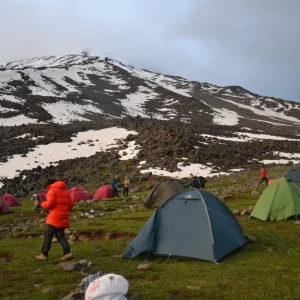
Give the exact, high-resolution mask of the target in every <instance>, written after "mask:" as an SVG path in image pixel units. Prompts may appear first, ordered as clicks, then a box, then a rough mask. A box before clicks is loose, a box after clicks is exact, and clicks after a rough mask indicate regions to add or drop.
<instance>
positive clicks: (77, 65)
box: [0, 55, 300, 130]
mask: <svg viewBox="0 0 300 300" xmlns="http://www.w3.org/2000/svg"><path fill="white" fill-rule="evenodd" d="M0 106H1V110H0V125H3V126H12V125H21V124H23V123H24V124H30V123H31V124H34V123H41V122H42V123H49V122H50V123H59V124H68V123H70V122H72V121H75V120H77V121H84V120H94V119H95V118H123V117H126V116H140V117H142V118H154V119H158V120H174V121H180V122H183V123H196V124H198V123H202V124H203V123H204V124H219V125H225V126H235V125H236V126H238V127H250V128H258V129H264V130H265V129H272V128H274V126H276V127H278V126H280V127H282V126H293V127H294V126H296V127H298V126H300V119H299V112H300V105H299V104H298V103H295V102H290V101H283V100H280V99H276V98H270V97H262V96H259V95H256V94H253V93H251V92H249V91H247V90H245V89H243V88H241V87H237V86H229V87H218V86H215V85H212V84H208V83H199V82H195V81H188V80H186V79H184V78H181V77H176V76H168V75H162V74H157V73H153V72H150V71H147V70H138V69H135V68H134V67H132V66H128V65H124V64H122V63H121V62H118V61H115V60H113V59H109V58H101V57H98V56H85V55H65V56H49V57H40V58H33V59H28V60H23V61H18V62H10V63H8V64H7V65H6V66H4V67H2V68H1V69H0ZM259 127H260V128H259Z"/></svg>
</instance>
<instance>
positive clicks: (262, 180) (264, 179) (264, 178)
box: [258, 166, 269, 187]
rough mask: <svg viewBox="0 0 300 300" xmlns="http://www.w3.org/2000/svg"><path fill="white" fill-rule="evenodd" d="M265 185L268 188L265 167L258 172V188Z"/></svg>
mask: <svg viewBox="0 0 300 300" xmlns="http://www.w3.org/2000/svg"><path fill="white" fill-rule="evenodd" d="M263 182H265V183H266V186H268V184H269V180H268V178H267V168H266V167H265V166H263V167H262V169H261V171H260V182H259V184H258V187H259V186H260V185H261V184H262V183H263Z"/></svg>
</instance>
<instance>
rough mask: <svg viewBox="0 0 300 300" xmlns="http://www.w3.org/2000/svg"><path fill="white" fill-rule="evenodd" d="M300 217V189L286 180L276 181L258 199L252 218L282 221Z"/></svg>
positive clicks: (279, 179)
mask: <svg viewBox="0 0 300 300" xmlns="http://www.w3.org/2000/svg"><path fill="white" fill-rule="evenodd" d="M297 215H300V188H299V187H298V186H297V185H296V184H295V183H293V182H292V180H289V179H285V178H278V179H276V180H274V182H273V183H272V184H270V185H269V186H268V187H267V188H266V189H265V190H264V192H263V193H262V195H261V196H260V198H259V199H258V201H257V203H256V205H255V207H254V209H253V211H252V213H251V215H250V217H255V218H257V219H260V220H263V221H266V220H268V219H270V220H271V221H280V220H284V219H287V218H289V217H291V216H297Z"/></svg>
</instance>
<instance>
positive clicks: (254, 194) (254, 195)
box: [251, 191, 259, 197]
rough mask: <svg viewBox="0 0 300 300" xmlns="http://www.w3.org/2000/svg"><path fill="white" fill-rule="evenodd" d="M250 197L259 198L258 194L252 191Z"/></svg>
mask: <svg viewBox="0 0 300 300" xmlns="http://www.w3.org/2000/svg"><path fill="white" fill-rule="evenodd" d="M251 195H252V197H258V196H259V192H256V191H253V192H252V193H251Z"/></svg>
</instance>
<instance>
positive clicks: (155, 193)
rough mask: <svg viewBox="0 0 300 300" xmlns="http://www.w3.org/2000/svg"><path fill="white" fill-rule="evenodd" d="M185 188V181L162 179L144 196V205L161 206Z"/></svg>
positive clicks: (149, 206) (150, 206)
mask: <svg viewBox="0 0 300 300" xmlns="http://www.w3.org/2000/svg"><path fill="white" fill-rule="evenodd" d="M184 189H185V185H184V183H183V182H181V181H179V180H177V179H169V180H165V181H162V182H160V183H158V184H157V185H156V186H155V187H154V188H153V189H152V191H151V192H150V193H149V194H148V195H147V196H146V197H145V198H144V200H143V202H144V205H145V206H146V207H148V208H154V207H160V205H162V204H164V203H165V202H166V201H167V200H168V199H170V198H171V197H172V196H173V195H175V194H176V193H178V192H180V191H182V190H184Z"/></svg>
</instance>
